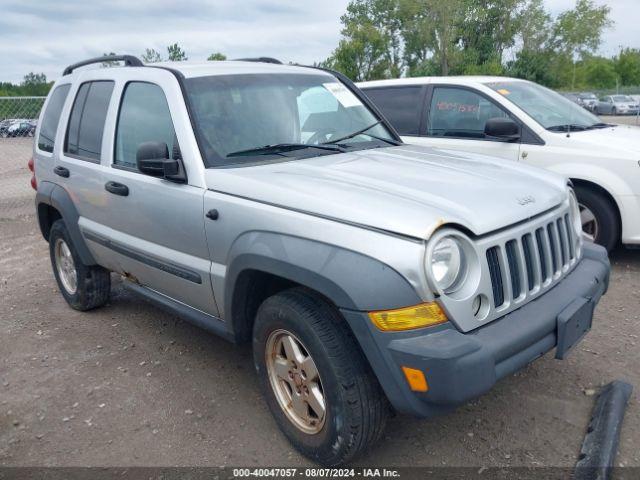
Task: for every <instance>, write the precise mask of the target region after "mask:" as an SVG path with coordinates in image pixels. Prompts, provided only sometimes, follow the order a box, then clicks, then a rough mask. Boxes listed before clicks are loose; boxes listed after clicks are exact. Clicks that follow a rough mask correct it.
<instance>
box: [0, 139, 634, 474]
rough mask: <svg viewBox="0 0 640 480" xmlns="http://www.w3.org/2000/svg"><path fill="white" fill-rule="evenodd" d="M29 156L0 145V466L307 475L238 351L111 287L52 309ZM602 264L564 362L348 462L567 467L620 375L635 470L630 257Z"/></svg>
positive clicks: (389, 437) (18, 145) (394, 429)
mask: <svg viewBox="0 0 640 480" xmlns="http://www.w3.org/2000/svg"><path fill="white" fill-rule="evenodd" d="M2 142H4V143H2ZM9 142H11V143H9ZM29 149H30V144H29V142H24V141H16V140H10V141H9V140H4V141H3V140H1V139H0V312H1V313H0V358H1V360H0V466H7V465H22V466H25V465H30V466H32V465H47V466H78V465H82V466H134V465H136V466H151V465H164V466H172V465H185V466H191V465H194V466H195V465H227V466H267V465H269V466H274V465H275V466H284V465H304V464H308V462H307V461H306V460H305V459H304V458H302V457H300V456H299V455H298V454H297V453H296V452H294V451H293V449H292V448H291V447H290V446H289V444H288V442H287V441H286V440H285V439H284V437H283V436H282V435H281V434H280V433H279V431H278V430H277V428H276V426H275V423H274V422H273V420H272V419H271V416H270V414H269V412H268V411H267V408H266V406H265V404H264V402H263V401H262V398H261V396H260V393H259V391H258V387H257V385H256V381H255V377H254V372H253V369H252V363H251V352H250V350H249V348H247V347H235V346H232V345H230V344H228V343H226V342H225V341H224V340H221V339H220V338H217V337H215V336H213V335H210V334H207V333H204V332H203V331H201V330H199V329H197V328H195V327H193V326H191V325H189V324H188V323H185V322H183V321H181V320H179V319H178V318H176V317H173V316H171V315H168V314H166V313H164V312H163V311H161V310H158V309H157V308H155V307H153V306H150V305H148V304H146V303H144V302H142V301H140V300H139V299H137V298H136V297H134V296H132V294H130V293H128V292H127V291H125V290H123V289H122V288H121V287H120V286H119V285H118V284H116V285H115V286H114V288H113V293H112V299H111V302H110V304H109V305H108V306H106V307H105V308H101V309H99V310H96V311H94V312H90V313H79V312H76V311H73V310H71V309H70V308H68V307H67V305H66V304H65V302H64V300H63V298H62V296H61V295H60V294H59V293H58V290H57V288H56V285H55V282H54V279H53V275H52V273H51V266H50V263H49V255H48V249H47V244H46V243H45V242H44V241H43V239H42V237H41V235H40V233H39V231H38V227H37V225H36V221H35V218H34V215H33V191H32V190H31V189H30V188H29V186H28V182H29V172H28V170H27V169H26V161H27V159H28V157H29ZM612 262H613V265H614V269H613V276H612V281H611V288H610V291H609V293H608V294H607V296H606V297H605V298H604V299H603V301H602V302H601V304H600V305H599V307H598V309H597V312H596V317H595V320H594V328H593V331H592V332H591V333H590V334H589V335H588V337H587V338H586V339H585V341H584V342H583V343H582V344H581V345H580V346H579V348H578V349H577V350H576V351H575V352H574V353H573V354H572V355H571V356H570V358H569V359H568V360H567V361H564V362H559V361H556V360H554V359H553V355H547V356H545V357H544V358H542V359H540V360H539V361H537V362H535V363H534V364H533V365H531V366H530V367H528V368H527V369H525V370H524V371H522V372H520V373H519V374H517V375H514V376H512V377H510V378H507V379H505V380H503V381H502V382H500V383H499V385H498V386H497V387H496V388H495V389H494V390H493V391H492V392H490V393H489V394H487V395H485V396H484V397H482V398H480V399H479V400H477V401H475V402H473V403H470V404H468V405H466V406H464V407H462V408H460V409H458V410H457V411H456V412H454V413H452V414H450V415H448V416H446V417H442V418H438V419H434V420H416V419H413V418H408V417H403V416H398V417H395V418H394V419H392V420H391V422H390V424H389V426H388V429H387V433H386V438H385V440H384V441H383V442H381V443H380V444H379V445H378V446H377V447H376V448H375V449H374V450H373V451H371V452H370V453H369V454H368V455H367V456H365V457H363V458H360V459H359V460H358V462H357V463H358V464H378V465H388V466H391V465H393V466H399V465H430V466H441V465H448V466H452V465H455V466H508V465H524V466H540V465H552V466H572V465H573V464H574V462H575V460H576V456H577V454H578V450H579V447H580V444H581V441H582V438H583V435H584V433H585V428H586V425H587V421H588V418H589V414H590V412H591V408H592V405H593V402H594V399H595V396H594V395H593V393H594V389H597V388H598V387H599V386H600V385H602V384H605V383H608V382H609V381H611V380H614V379H618V378H622V379H626V380H627V381H629V382H631V383H632V384H634V385H635V386H636V390H635V392H634V396H633V398H632V400H631V403H630V406H629V409H628V411H627V416H626V419H625V422H624V427H623V429H622V435H621V451H620V454H619V456H618V463H619V464H622V465H627V466H630V465H635V466H640V453H639V450H638V445H639V444H640V402H639V401H638V400H639V398H638V392H640V251H627V250H621V251H618V252H616V253H615V254H614V255H613V257H612Z"/></svg>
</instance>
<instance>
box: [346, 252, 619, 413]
mask: <svg viewBox="0 0 640 480" xmlns="http://www.w3.org/2000/svg"><path fill="white" fill-rule="evenodd" d="M583 251H584V255H583V258H582V260H581V261H580V263H579V264H578V265H577V266H576V267H575V268H574V270H573V271H572V272H571V273H570V274H569V275H567V276H566V277H565V278H564V279H563V280H562V281H561V282H560V283H558V284H557V285H556V286H555V287H553V288H552V289H551V290H549V291H548V292H546V293H545V294H544V295H542V296H540V297H538V298H536V299H535V300H532V301H531V302H529V303H528V304H526V305H524V306H523V307H521V308H519V309H518V310H515V311H513V312H511V313H509V314H507V315H505V316H504V317H502V318H500V319H498V320H495V321H493V322H491V323H489V324H488V325H486V326H484V327H482V328H478V329H476V330H473V331H472V332H468V333H466V334H465V333H461V332H460V331H458V330H457V329H456V328H455V327H454V326H453V325H452V324H451V323H446V324H443V325H439V326H436V327H430V328H426V329H421V330H415V331H411V332H395V333H388V332H381V331H379V330H377V329H376V328H375V326H373V324H372V323H371V322H370V321H369V319H368V317H367V314H366V313H363V312H354V311H343V314H344V316H345V318H346V319H347V321H348V322H349V324H350V325H351V327H352V329H353V330H354V333H355V334H356V337H357V338H358V340H359V341H360V344H361V346H362V350H363V352H364V353H365V355H366V356H367V359H368V360H369V362H370V364H371V366H372V368H373V371H374V372H375V374H376V376H377V377H378V380H379V381H380V384H381V385H382V388H383V389H384V391H385V393H386V395H387V397H388V398H389V401H390V402H391V403H392V405H393V406H394V408H395V409H396V410H397V411H400V412H403V413H408V414H412V415H416V416H420V417H430V416H433V415H437V414H440V413H445V412H447V411H449V410H451V409H452V408H453V407H455V406H456V405H460V404H461V403H464V402H466V401H468V400H470V399H472V398H475V397H477V396H479V395H481V394H483V393H485V392H487V391H488V390H490V389H491V387H492V386H493V385H494V384H495V383H496V382H497V381H498V380H499V379H501V378H503V377H505V376H507V375H509V374H511V373H513V372H515V371H517V370H519V369H521V368H522V367H524V366H525V365H527V364H528V363H530V362H532V361H533V360H535V359H536V358H538V357H540V356H542V355H544V354H545V353H546V352H548V351H550V350H551V349H553V348H554V347H556V345H557V324H558V315H560V314H561V313H562V312H563V311H564V310H565V309H567V307H569V305H570V304H572V303H573V302H574V301H575V300H577V299H585V300H587V301H588V302H591V303H592V304H593V305H594V306H595V304H597V303H598V301H599V300H600V297H601V296H602V295H603V294H604V293H605V292H606V290H607V287H608V284H609V271H610V266H609V260H608V257H607V253H606V251H605V250H604V249H603V248H601V247H599V246H595V245H585V246H584V250H583ZM400 366H407V367H411V368H415V369H419V370H422V371H423V372H424V374H425V376H426V379H427V383H428V385H429V390H428V391H427V392H425V393H416V392H413V391H411V390H410V389H409V386H408V385H407V382H406V380H405V378H404V375H403V373H402V371H401V368H400Z"/></svg>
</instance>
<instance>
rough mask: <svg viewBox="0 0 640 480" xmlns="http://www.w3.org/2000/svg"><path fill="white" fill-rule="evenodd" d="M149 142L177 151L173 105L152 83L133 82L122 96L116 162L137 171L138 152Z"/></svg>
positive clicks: (160, 89) (117, 131) (114, 160)
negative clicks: (164, 144) (171, 107)
mask: <svg viewBox="0 0 640 480" xmlns="http://www.w3.org/2000/svg"><path fill="white" fill-rule="evenodd" d="M145 142H163V143H166V144H167V146H168V147H169V152H173V151H174V149H175V148H177V139H176V135H175V131H174V128H173V122H172V121H171V113H170V112H169V105H168V104H167V99H166V98H165V95H164V92H163V91H162V88H160V87H159V86H158V85H154V84H152V83H143V82H132V83H129V84H128V85H127V87H126V89H125V91H124V94H123V96H122V102H121V104H120V113H119V114H118V126H117V129H116V151H115V155H114V159H113V163H114V164H116V165H121V166H125V167H129V168H136V152H137V151H138V147H139V146H140V144H142V143H145Z"/></svg>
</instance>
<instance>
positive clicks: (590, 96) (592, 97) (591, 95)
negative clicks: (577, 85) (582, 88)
mask: <svg viewBox="0 0 640 480" xmlns="http://www.w3.org/2000/svg"><path fill="white" fill-rule="evenodd" d="M579 97H580V98H582V99H583V100H597V99H598V97H596V95H595V93H581V94H580V95H579Z"/></svg>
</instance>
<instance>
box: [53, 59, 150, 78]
mask: <svg viewBox="0 0 640 480" xmlns="http://www.w3.org/2000/svg"><path fill="white" fill-rule="evenodd" d="M103 62H124V65H125V67H144V64H143V63H142V61H140V59H139V58H138V57H134V56H133V55H105V56H104V57H96V58H90V59H89V60H83V61H82V62H78V63H74V64H73V65H69V66H68V67H67V68H65V69H64V72H62V75H63V76H64V75H69V74H70V73H72V72H73V71H74V70H75V69H76V68H80V67H84V66H86V65H92V64H94V63H103Z"/></svg>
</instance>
